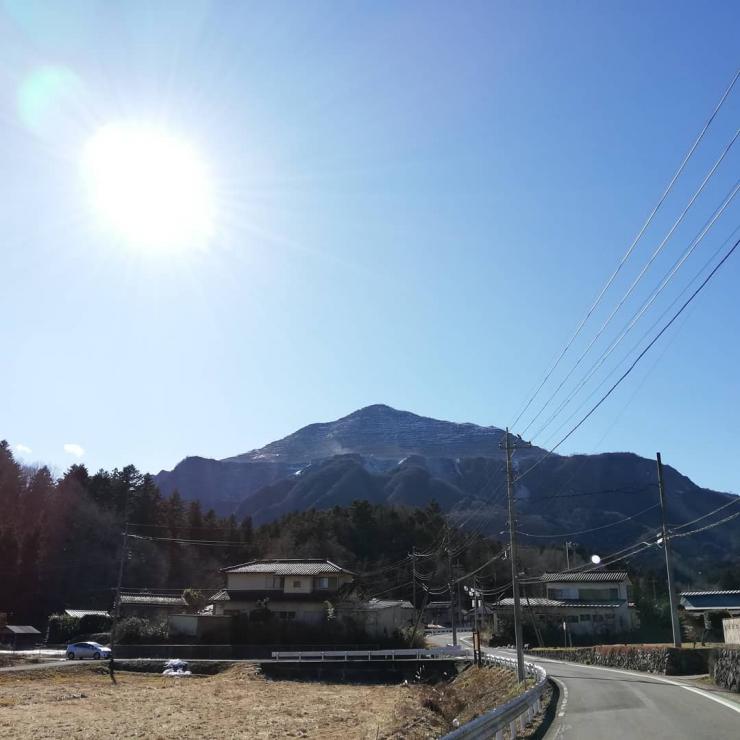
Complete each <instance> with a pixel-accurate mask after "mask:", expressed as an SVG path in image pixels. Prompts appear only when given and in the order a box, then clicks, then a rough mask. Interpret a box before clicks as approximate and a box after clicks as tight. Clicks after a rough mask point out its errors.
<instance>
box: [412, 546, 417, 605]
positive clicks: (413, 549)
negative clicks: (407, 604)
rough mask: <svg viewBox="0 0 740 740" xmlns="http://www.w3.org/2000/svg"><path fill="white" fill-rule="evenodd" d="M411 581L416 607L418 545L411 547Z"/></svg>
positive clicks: (413, 600)
mask: <svg viewBox="0 0 740 740" xmlns="http://www.w3.org/2000/svg"><path fill="white" fill-rule="evenodd" d="M411 583H412V588H413V597H412V602H413V604H414V609H416V545H414V546H413V547H412V548H411Z"/></svg>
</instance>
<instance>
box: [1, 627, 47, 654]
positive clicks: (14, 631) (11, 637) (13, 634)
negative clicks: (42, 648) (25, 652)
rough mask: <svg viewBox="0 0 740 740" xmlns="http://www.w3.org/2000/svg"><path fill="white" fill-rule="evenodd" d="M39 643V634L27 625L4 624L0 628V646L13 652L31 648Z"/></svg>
mask: <svg viewBox="0 0 740 740" xmlns="http://www.w3.org/2000/svg"><path fill="white" fill-rule="evenodd" d="M39 642H41V632H39V631H38V630H37V629H36V628H35V627H31V625H28V624H6V625H5V626H4V627H2V628H0V644H3V645H7V646H8V647H10V648H12V649H13V650H22V649H24V648H26V649H28V648H32V647H34V646H35V645H37V644H38V643H39Z"/></svg>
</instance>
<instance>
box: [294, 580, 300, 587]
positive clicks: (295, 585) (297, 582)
mask: <svg viewBox="0 0 740 740" xmlns="http://www.w3.org/2000/svg"><path fill="white" fill-rule="evenodd" d="M300 587H301V582H300V581H293V588H300Z"/></svg>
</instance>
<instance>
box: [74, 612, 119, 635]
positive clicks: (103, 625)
mask: <svg viewBox="0 0 740 740" xmlns="http://www.w3.org/2000/svg"><path fill="white" fill-rule="evenodd" d="M112 622H113V620H112V619H111V618H110V617H105V616H103V615H100V614H86V615H85V616H84V617H82V619H80V632H81V633H82V634H84V635H91V634H94V633H96V632H108V631H110V627H111V623H112Z"/></svg>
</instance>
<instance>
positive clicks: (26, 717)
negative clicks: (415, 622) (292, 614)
mask: <svg viewBox="0 0 740 740" xmlns="http://www.w3.org/2000/svg"><path fill="white" fill-rule="evenodd" d="M116 675H117V680H118V684H117V685H115V686H114V685H113V684H112V683H111V681H110V678H109V677H108V675H107V673H106V671H105V669H102V668H101V667H100V666H79V667H76V669H75V670H73V671H59V670H54V669H48V670H46V669H38V670H34V671H27V672H25V671H24V672H18V673H4V674H0V738H6V737H7V738H10V737H12V738H17V739H18V740H29V739H30V738H34V740H36V739H37V738H38V739H43V738H65V740H66V739H68V738H70V739H71V738H105V737H111V738H112V737H127V738H128V737H142V738H162V739H163V740H164V739H167V740H169V738H172V737H178V738H211V737H218V738H278V737H280V738H282V737H294V738H299V737H301V738H329V739H331V738H342V740H354V738H368V739H369V740H375V739H376V738H378V739H379V738H384V739H386V740H390V738H393V739H394V740H421V739H422V738H433V737H439V736H440V735H442V734H444V733H445V732H446V731H447V730H448V729H449V728H450V727H451V722H452V720H453V719H455V718H457V719H458V720H459V722H461V723H463V722H467V721H468V720H469V719H472V718H473V717H474V716H477V715H478V714H480V713H481V712H484V711H487V710H488V709H490V708H491V707H493V706H494V705H496V704H499V703H501V702H502V701H505V700H506V699H508V698H510V696H512V695H514V694H515V693H516V691H517V689H516V684H515V681H514V679H513V675H512V673H511V672H510V671H507V670H503V669H488V668H484V669H478V668H470V669H468V670H467V671H465V672H463V673H462V674H461V675H460V676H458V677H457V678H456V679H455V680H454V681H452V682H450V683H448V684H438V685H437V686H435V687H432V686H425V685H401V686H397V685H396V686H393V685H381V686H378V685H356V684H330V683H321V682H299V681H273V680H269V679H266V678H264V677H263V676H261V675H260V674H259V673H258V671H257V669H256V667H255V666H252V665H238V666H235V667H233V668H230V669H228V670H227V671H225V672H224V673H221V674H218V675H215V676H191V677H189V678H179V679H177V678H170V677H166V676H160V675H156V674H147V673H124V672H118V673H117V674H116Z"/></svg>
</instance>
